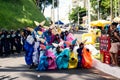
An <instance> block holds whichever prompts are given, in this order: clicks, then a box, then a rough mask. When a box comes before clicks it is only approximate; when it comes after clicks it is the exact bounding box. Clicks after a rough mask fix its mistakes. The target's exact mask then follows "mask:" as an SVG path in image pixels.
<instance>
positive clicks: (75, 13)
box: [69, 7, 86, 24]
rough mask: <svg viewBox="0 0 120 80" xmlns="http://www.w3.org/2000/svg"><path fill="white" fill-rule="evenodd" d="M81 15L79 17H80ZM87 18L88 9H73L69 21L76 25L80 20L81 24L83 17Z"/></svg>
mask: <svg viewBox="0 0 120 80" xmlns="http://www.w3.org/2000/svg"><path fill="white" fill-rule="evenodd" d="M78 14H79V17H78ZM83 16H86V9H85V8H81V7H76V8H73V9H72V12H71V13H70V14H69V20H71V21H73V22H74V23H76V22H78V18H79V21H80V23H79V24H81V23H82V17H83Z"/></svg>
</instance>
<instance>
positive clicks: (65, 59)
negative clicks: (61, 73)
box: [56, 48, 70, 69]
mask: <svg viewBox="0 0 120 80" xmlns="http://www.w3.org/2000/svg"><path fill="white" fill-rule="evenodd" d="M69 57H70V49H68V48H66V49H64V50H63V51H62V52H61V53H60V54H59V55H58V56H57V58H56V64H57V68H58V69H67V68H68V64H69Z"/></svg>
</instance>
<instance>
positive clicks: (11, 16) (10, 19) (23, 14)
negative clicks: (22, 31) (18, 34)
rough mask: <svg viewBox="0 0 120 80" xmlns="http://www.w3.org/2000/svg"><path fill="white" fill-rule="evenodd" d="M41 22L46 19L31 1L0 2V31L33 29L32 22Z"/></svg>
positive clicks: (5, 0) (12, 0)
mask: <svg viewBox="0 0 120 80" xmlns="http://www.w3.org/2000/svg"><path fill="white" fill-rule="evenodd" d="M43 20H46V19H45V17H44V16H43V14H42V13H41V12H40V10H39V9H38V8H37V6H36V5H35V3H34V1H33V0H0V29H2V28H6V29H18V28H24V27H26V26H31V27H35V24H34V21H38V22H41V21H43ZM46 25H48V23H46Z"/></svg>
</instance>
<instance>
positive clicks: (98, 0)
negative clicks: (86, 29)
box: [97, 0, 100, 20]
mask: <svg viewBox="0 0 120 80" xmlns="http://www.w3.org/2000/svg"><path fill="white" fill-rule="evenodd" d="M97 2H98V8H97V9H98V20H99V19H100V0H97Z"/></svg>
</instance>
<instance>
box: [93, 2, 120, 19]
mask: <svg viewBox="0 0 120 80" xmlns="http://www.w3.org/2000/svg"><path fill="white" fill-rule="evenodd" d="M98 1H99V7H98ZM118 1H119V0H112V2H113V16H114V14H115V3H118ZM110 5H111V2H110V0H91V7H92V8H93V9H94V11H95V14H97V12H98V10H99V11H100V13H101V17H102V18H103V19H106V18H107V16H109V15H110V8H111V7H110Z"/></svg>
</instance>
